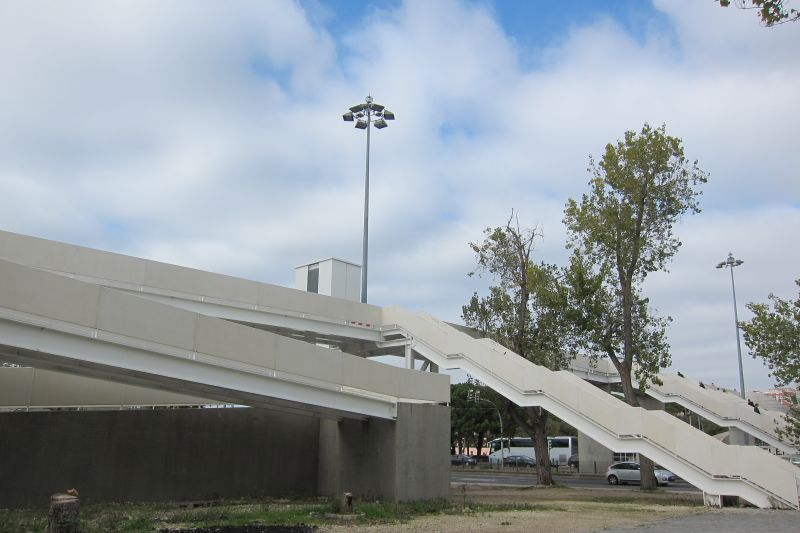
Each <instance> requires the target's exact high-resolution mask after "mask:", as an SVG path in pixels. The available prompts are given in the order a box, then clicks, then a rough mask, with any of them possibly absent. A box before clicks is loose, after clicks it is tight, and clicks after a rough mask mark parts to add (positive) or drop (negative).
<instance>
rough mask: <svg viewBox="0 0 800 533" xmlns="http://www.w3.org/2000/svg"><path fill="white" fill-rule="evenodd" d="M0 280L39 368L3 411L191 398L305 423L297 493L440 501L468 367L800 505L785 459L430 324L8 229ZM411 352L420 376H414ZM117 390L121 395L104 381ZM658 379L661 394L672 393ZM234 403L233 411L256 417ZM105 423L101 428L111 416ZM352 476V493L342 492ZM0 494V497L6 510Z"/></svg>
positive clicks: (693, 476) (579, 424) (638, 442)
mask: <svg viewBox="0 0 800 533" xmlns="http://www.w3.org/2000/svg"><path fill="white" fill-rule="evenodd" d="M0 280H2V284H0V359H2V360H6V361H10V362H14V363H18V364H21V365H25V366H29V367H34V368H35V369H36V370H30V369H17V368H11V369H4V370H3V372H1V373H0V385H1V386H2V388H0V405H4V406H6V407H10V408H19V409H26V410H30V409H34V410H36V409H37V408H44V407H48V406H50V407H52V406H69V405H74V406H87V405H94V406H110V405H123V404H127V405H130V404H129V403H128V402H132V404H134V405H181V404H182V402H187V404H203V405H214V404H217V405H219V404H235V405H244V406H250V407H253V408H265V409H267V410H269V412H271V413H272V412H274V413H278V414H276V415H275V416H283V417H285V416H298V417H301V418H304V419H309V418H312V419H313V420H318V421H319V422H318V424H317V425H315V426H314V428H316V429H314V428H312V429H311V430H308V429H305V430H298V431H307V432H308V431H310V432H311V433H310V435H311V439H312V440H315V442H316V443H317V444H316V446H315V447H314V448H313V450H312V451H311V453H312V454H314V458H313V460H312V461H311V463H312V465H313V468H311V470H309V471H308V472H305V473H304V474H303V475H306V476H309V477H313V478H314V480H315V482H314V483H313V484H311V485H307V486H305V487H303V490H305V491H306V492H313V493H316V494H335V493H336V492H337V491H338V490H340V489H342V488H344V489H345V490H351V491H353V492H356V493H363V494H364V495H365V496H382V497H388V498H392V499H396V500H403V499H416V498H425V497H439V496H444V495H446V494H447V491H448V477H447V471H448V466H449V463H448V462H447V453H448V448H449V413H448V411H447V408H446V407H445V406H443V405H442V404H445V403H447V402H448V401H449V378H448V377H447V376H443V375H440V374H438V373H437V370H438V369H439V368H460V369H463V370H465V371H467V372H468V373H469V374H471V375H472V376H474V377H476V378H478V379H480V380H481V381H483V382H484V383H486V384H487V385H489V386H490V387H492V388H493V389H494V390H496V391H498V392H499V393H500V394H502V395H503V396H505V397H506V398H508V399H510V400H511V401H513V402H514V403H516V404H517V405H521V406H540V407H543V408H545V409H547V410H548V411H549V412H551V413H553V414H554V415H556V416H557V417H559V418H560V419H562V420H564V421H565V422H567V423H569V424H570V425H572V426H574V427H575V428H576V429H578V430H579V431H580V432H582V433H583V434H585V435H587V436H588V437H589V438H591V439H593V440H594V441H596V442H598V443H600V444H602V445H603V446H606V447H607V448H609V449H612V450H614V451H620V452H636V453H642V454H645V455H647V456H649V457H651V458H652V459H654V460H655V461H656V462H657V463H659V464H661V465H663V466H664V467H666V468H668V469H669V470H672V471H673V472H675V473H676V474H678V475H679V476H681V477H682V478H684V479H685V480H687V481H689V482H690V483H692V484H694V485H695V486H697V487H698V488H700V489H701V490H703V491H704V492H705V493H706V495H707V500H708V501H709V502H714V501H715V502H716V503H721V501H722V497H724V496H737V497H740V498H742V499H744V500H746V501H748V502H750V503H752V504H754V505H756V506H759V507H765V508H771V507H778V508H792V509H797V508H798V503H799V502H798V486H800V476H798V473H800V470H798V469H797V468H796V467H794V466H793V465H791V464H789V463H787V462H786V461H783V460H781V459H779V458H777V457H775V456H773V455H771V454H769V453H767V452H765V451H764V450H761V449H759V448H756V447H752V446H735V445H726V444H723V443H721V442H719V441H717V440H716V439H714V438H712V437H709V436H707V435H705V434H704V433H702V432H700V431H699V430H696V429H694V428H692V427H691V426H689V425H687V424H685V423H684V422H682V421H680V420H678V419H677V418H675V417H672V416H671V415H668V414H666V413H664V412H659V411H647V410H645V409H642V408H633V407H630V406H628V405H627V404H625V403H623V402H621V401H620V400H618V399H616V398H614V397H613V396H612V395H610V394H607V393H606V392H604V391H602V390H600V389H598V388H597V387H596V386H594V385H592V384H590V383H589V382H587V381H585V380H584V379H581V378H580V377H578V376H577V375H576V374H575V373H573V372H570V371H560V372H553V371H550V370H548V369H546V368H543V367H539V366H536V365H533V364H532V363H530V362H529V361H527V360H524V359H523V358H521V357H519V356H518V355H516V354H514V353H513V352H511V351H510V350H507V349H505V348H503V347H502V346H500V345H498V344H496V343H494V342H492V341H490V340H488V339H474V338H472V337H471V336H470V335H467V334H466V333H464V332H463V331H460V330H458V329H456V328H454V327H452V326H451V325H448V324H446V323H444V322H441V321H439V320H437V319H435V318H434V317H431V316H428V315H424V314H417V313H411V312H409V311H406V310H404V309H401V308H397V307H387V308H380V307H376V306H371V305H366V304H360V303H356V302H351V301H346V300H340V299H337V298H331V297H327V296H322V295H319V294H312V293H307V292H302V291H297V290H293V289H288V288H284V287H278V286H275V285H268V284H264V283H257V282H253V281H248V280H243V279H238V278H233V277H229V276H222V275H219V274H213V273H209V272H202V271H198V270H193V269H189V268H184V267H178V266H174V265H166V264H163V263H158V262H154V261H147V260H144V259H138V258H133V257H126V256H122V255H118V254H112V253H108V252H102V251H98V250H91V249H87V248H82V247H78V246H72V245H68V244H62V243H56V242H52V241H46V240H42V239H36V238H31V237H25V236H21V235H16V234H12V233H7V232H0ZM381 355H395V356H400V357H403V358H404V361H405V367H406V368H398V367H392V366H389V365H385V364H383V363H379V362H376V361H371V360H369V358H370V357H374V356H381ZM420 359H421V360H423V361H424V364H423V366H422V369H423V370H430V371H429V372H425V371H421V370H416V367H417V365H416V364H415V362H416V361H418V360H420ZM59 376H67V377H63V378H60V377H59ZM609 380H611V377H609ZM109 381H110V382H112V383H115V384H119V385H117V386H110V385H107V384H105V385H103V384H102V383H103V382H109ZM668 382H669V380H666V381H665V387H666V388H665V389H663V390H661V389H659V390H658V391H656V392H654V394H662V395H665V396H666V395H670V394H674V392H671V391H672V390H673V389H670V388H669V385H668ZM678 388H680V387H678ZM681 390H682V389H681ZM148 391H154V392H152V394H150V393H149V392H148ZM694 392H695V391H691V390H682V392H680V391H679V396H680V397H681V398H683V400H682V401H686V402H687V403H691V404H693V405H698V406H701V407H698V408H704V409H706V410H707V412H708V413H717V414H718V415H719V417H720V419H727V420H730V421H731V424H733V425H735V424H739V425H740V426H742V427H744V428H746V429H747V430H749V431H759V432H761V433H760V435H767V434H769V435H772V433H770V428H769V426H768V424H767V423H766V422H765V423H762V421H761V420H751V419H750V418H749V417H746V416H745V413H744V412H742V413H740V415H737V416H738V418H736V417H731V416H730V413H731V412H734V414H735V411H736V409H737V408H738V407H737V406H734V407H731V408H730V409H729V410H727V411H726V410H724V409H728V407H730V406H728V404H725V402H722V401H720V402H717V401H716V399H714V398H712V399H714V400H715V401H710V400H709V398H706V397H705V396H702V395H697V394H694ZM690 393H691V394H690ZM92 395H94V396H92ZM26 396H27V399H26ZM723 404H724V405H723ZM731 405H733V404H731ZM702 406H710V407H702ZM726 406H728V407H726ZM202 411H205V412H210V411H216V412H221V411H225V410H223V409H203V410H202ZM234 411H237V414H236V415H235V416H237V417H240V416H242V415H241V414H240V413H241V412H244V411H248V410H242V409H236V410H234ZM252 411H253V412H254V413H255V412H256V411H255V410H252ZM258 412H260V411H258ZM35 414H37V413H35V412H30V413H10V414H5V415H1V416H3V417H9V416H11V415H14V416H16V417H17V418H14V419H10V418H0V420H4V422H0V423H3V424H6V423H8V424H10V425H9V426H8V427H12V426H13V427H14V428H15V429H19V431H14V435H18V437H16V438H17V440H14V438H12V437H9V434H10V432H4V435H3V436H0V456H9V453H7V452H8V451H9V450H6V449H4V447H5V446H8V447H14V446H16V447H19V446H21V445H22V444H21V440H20V439H24V438H26V437H30V436H33V435H36V434H37V433H36V428H37V427H39V426H36V423H37V422H36V421H34V422H29V421H28V419H24V418H23V416H25V415H27V416H31V415H35ZM43 414H46V415H48V416H51V415H53V413H52V412H47V413H43ZM309 415H310V416H309ZM102 416H106V415H105V414H104V415H102ZM157 416H161V417H162V418H169V417H164V416H162V415H157ZM170 416H177V415H170ZM197 416H201V415H197ZM202 416H206V417H208V416H210V415H208V414H202ZM100 417H101V415H96V418H98V420H95V422H98V423H104V424H110V425H113V424H115V422H113V421H112V420H111V419H110V418H109V419H108V420H105V419H103V420H99V418H100ZM281 421H284V420H283V419H281ZM157 423H158V424H161V423H164V424H166V422H164V421H163V420H159V421H157ZM238 423H239V422H235V423H233V422H232V424H234V425H235V424H238ZM17 426H18V427H17ZM165 427H167V428H169V426H165ZM236 427H239V426H236ZM277 428H278V426H275V427H274V428H273V432H272V433H273V437H269V436H268V437H265V438H274V433H275V432H276V431H277V432H278V433H280V430H279V429H277ZM754 428H757V429H754ZM281 437H285V438H280V439H279V440H280V441H281V442H282V443H283V447H282V448H281V450H282V451H284V452H285V453H286V454H287V456H286V457H285V460H284V461H282V463H283V465H282V466H281V465H278V466H276V465H272V466H271V467H270V468H273V470H272V471H271V473H272V475H275V473H276V471H275V470H274V469H275V468H282V470H279V471H278V475H279V476H284V477H285V476H288V475H291V474H290V471H291V469H287V468H288V467H287V466H286V464H288V462H291V461H298V460H301V459H300V458H299V457H296V456H295V455H294V454H292V453H291V450H292V449H293V448H292V446H291V443H292V439H293V437H292V436H291V435H289V434H288V433H287V434H285V435H283V436H281ZM176 438H178V437H176ZM759 438H762V437H761V436H759ZM9 439H10V440H9ZM762 440H763V439H762ZM234 444H237V443H234ZM227 445H230V443H228V444H225V446H227ZM287 447H288V450H289V451H286V450H287ZM12 451H16V450H12ZM170 453H171V454H172V455H170V457H172V458H173V459H174V460H177V461H181V460H183V459H181V458H180V457H179V454H176V453H175V450H171V451H170ZM109 460H111V459H109ZM252 462H253V464H255V462H257V459H256V458H255V457H254V458H252ZM248 464H250V463H248ZM253 468H254V469H255V468H256V467H255V466H253ZM246 474H247V473H243V474H242V475H246ZM132 475H133V474H132ZM376 477H377V478H380V479H379V480H378V481H375V478H376ZM254 483H256V481H254ZM358 483H360V484H362V488H361V489H359V488H356V487H353V486H352V485H353V484H358ZM59 489H61V490H63V488H61V487H59ZM232 490H233V489H232ZM259 490H260V489H259ZM233 492H235V490H234V491H233ZM4 497H5V498H9V497H10V496H9V495H8V494H6V493H3V492H2V491H0V506H2V504H3V501H2V500H3V498H4Z"/></svg>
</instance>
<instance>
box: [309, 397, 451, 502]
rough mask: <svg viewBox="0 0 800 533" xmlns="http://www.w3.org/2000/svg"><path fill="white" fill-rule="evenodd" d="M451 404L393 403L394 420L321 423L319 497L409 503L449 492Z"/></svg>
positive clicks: (438, 496)
mask: <svg viewBox="0 0 800 533" xmlns="http://www.w3.org/2000/svg"><path fill="white" fill-rule="evenodd" d="M449 441H450V408H449V407H446V406H443V405H429V404H409V403H400V404H398V405H397V419H396V420H380V419H376V418H371V419H369V420H366V421H362V420H350V419H343V420H341V421H340V422H338V423H336V421H328V420H321V421H320V439H319V442H320V452H319V457H320V459H319V483H318V494H319V495H320V496H332V497H338V496H340V495H341V493H343V492H350V493H352V494H353V495H354V496H355V497H356V498H360V499H376V498H380V499H386V500H389V501H408V500H422V499H438V498H447V497H448V496H449V493H450V461H449V457H450V450H449Z"/></svg>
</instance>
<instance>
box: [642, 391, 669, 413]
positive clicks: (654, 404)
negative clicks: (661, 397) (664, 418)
mask: <svg viewBox="0 0 800 533" xmlns="http://www.w3.org/2000/svg"><path fill="white" fill-rule="evenodd" d="M639 406H640V407H643V408H645V409H647V410H648V411H663V410H664V402H660V401H658V400H656V399H655V398H653V397H652V396H647V395H642V396H639Z"/></svg>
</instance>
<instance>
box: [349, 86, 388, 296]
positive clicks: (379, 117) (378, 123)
mask: <svg viewBox="0 0 800 533" xmlns="http://www.w3.org/2000/svg"><path fill="white" fill-rule="evenodd" d="M342 118H343V119H344V120H345V121H347V122H353V121H355V123H356V124H355V126H356V128H358V129H360V130H367V164H366V173H365V174H366V176H365V178H364V241H363V244H362V257H361V263H362V264H361V303H367V259H368V255H369V254H368V250H369V131H370V130H371V129H372V125H373V124H374V125H375V127H376V128H378V129H379V130H382V129H383V128H385V127H386V126H388V124H386V121H387V120H394V113H392V112H391V111H389V110H388V109H386V108H385V107H383V106H382V105H381V104H376V103H375V102H374V101H373V100H372V97H371V96H367V98H366V99H365V100H364V103H363V104H357V105H354V106H353V107H351V108H350V110H349V111H348V112H347V113H345V114H344V115H342Z"/></svg>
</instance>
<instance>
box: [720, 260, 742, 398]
mask: <svg viewBox="0 0 800 533" xmlns="http://www.w3.org/2000/svg"><path fill="white" fill-rule="evenodd" d="M742 263H744V261H742V260H741V259H734V257H733V253H732V252H729V253H728V258H727V259H726V260H725V261H722V262H721V263H719V264H718V265H717V268H726V267H730V269H731V289H732V290H733V320H734V322H735V323H736V352H737V354H738V355H739V387H740V392H739V396H741V397H742V399H744V397H745V393H744V371H743V370H742V345H741V342H740V341H739V313H738V311H737V310H736V283H735V282H734V281H733V269H734V267H737V266H739V265H741V264H742Z"/></svg>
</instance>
